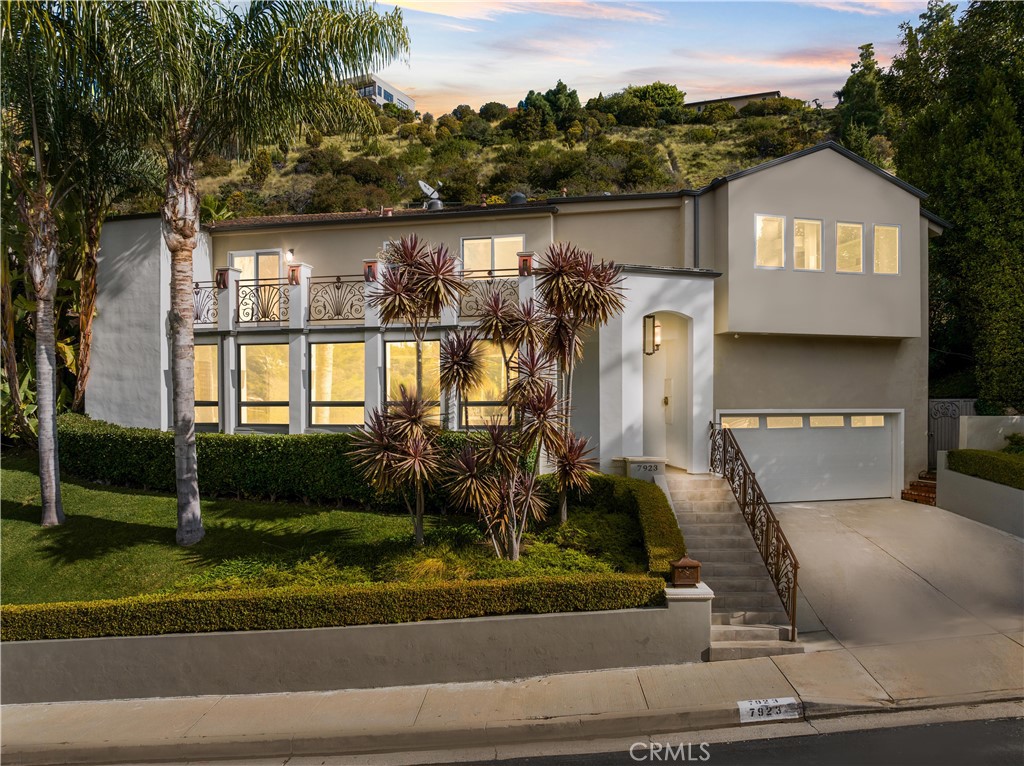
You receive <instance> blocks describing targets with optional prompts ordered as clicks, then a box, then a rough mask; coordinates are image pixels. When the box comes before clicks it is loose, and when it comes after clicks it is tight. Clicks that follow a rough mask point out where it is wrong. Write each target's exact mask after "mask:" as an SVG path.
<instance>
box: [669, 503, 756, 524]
mask: <svg viewBox="0 0 1024 766" xmlns="http://www.w3.org/2000/svg"><path fill="white" fill-rule="evenodd" d="M679 505H680V503H673V506H675V509H676V519H677V520H678V521H679V523H680V524H742V525H743V526H744V527H745V526H747V522H745V521H744V520H743V515H742V514H741V513H740V512H739V511H736V510H729V509H727V508H726V509H722V510H709V511H702V510H697V509H689V508H685V509H684V508H680V507H679Z"/></svg>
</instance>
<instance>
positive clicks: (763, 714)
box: [736, 697, 800, 723]
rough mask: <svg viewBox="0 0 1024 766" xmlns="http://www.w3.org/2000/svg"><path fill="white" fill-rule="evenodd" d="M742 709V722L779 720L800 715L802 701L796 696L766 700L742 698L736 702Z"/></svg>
mask: <svg viewBox="0 0 1024 766" xmlns="http://www.w3.org/2000/svg"><path fill="white" fill-rule="evenodd" d="M736 706H737V707H738V708H739V709H740V723H752V722H757V721H779V720H782V719H786V718H799V717H800V703H799V702H797V701H796V698H795V697H772V698H771V699H766V700H741V701H739V702H737V703H736Z"/></svg>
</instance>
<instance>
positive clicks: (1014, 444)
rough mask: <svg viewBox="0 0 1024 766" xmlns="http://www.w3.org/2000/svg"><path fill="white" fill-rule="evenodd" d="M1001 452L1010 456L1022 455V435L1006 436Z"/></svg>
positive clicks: (1023, 443)
mask: <svg viewBox="0 0 1024 766" xmlns="http://www.w3.org/2000/svg"><path fill="white" fill-rule="evenodd" d="M1003 452H1006V453H1007V454H1010V455H1024V434H1010V435H1009V436H1007V437H1006V446H1005V447H1003Z"/></svg>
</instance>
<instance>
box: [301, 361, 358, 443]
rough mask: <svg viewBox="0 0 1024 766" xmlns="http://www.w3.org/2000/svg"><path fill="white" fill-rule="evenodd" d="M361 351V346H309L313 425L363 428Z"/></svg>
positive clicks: (311, 418)
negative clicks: (360, 426) (361, 426)
mask: <svg viewBox="0 0 1024 766" xmlns="http://www.w3.org/2000/svg"><path fill="white" fill-rule="evenodd" d="M364 351H365V344H363V343H313V344H311V346H310V352H311V353H310V366H309V378H310V385H309V391H310V400H311V401H310V407H311V413H310V416H311V417H310V423H311V424H312V425H314V426H358V425H362V423H363V397H364V393H365V388H364V378H365V364H364Z"/></svg>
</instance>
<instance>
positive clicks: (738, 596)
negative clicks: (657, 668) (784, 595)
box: [712, 587, 782, 612]
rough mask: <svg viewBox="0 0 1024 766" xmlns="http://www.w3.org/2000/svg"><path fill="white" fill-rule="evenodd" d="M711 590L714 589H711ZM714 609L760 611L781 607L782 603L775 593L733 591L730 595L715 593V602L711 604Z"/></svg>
mask: <svg viewBox="0 0 1024 766" xmlns="http://www.w3.org/2000/svg"><path fill="white" fill-rule="evenodd" d="M712 590H714V588H713V587H712ZM712 606H713V607H714V608H715V609H725V610H734V611H741V612H743V611H761V610H763V609H772V608H774V607H779V608H781V607H782V602H781V601H780V600H779V596H778V594H776V593H765V592H763V591H734V592H732V593H726V594H724V595H723V594H720V593H719V592H718V591H715V600H714V601H713V602H712Z"/></svg>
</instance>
